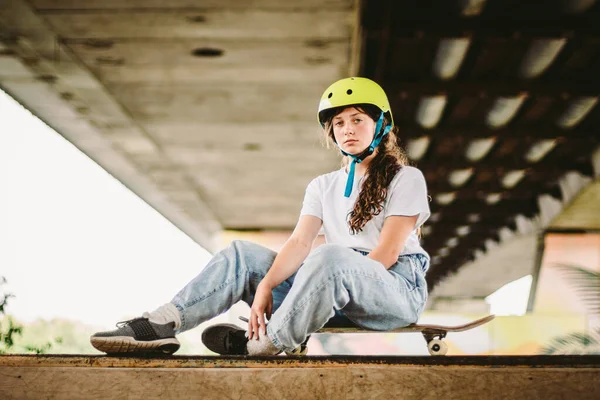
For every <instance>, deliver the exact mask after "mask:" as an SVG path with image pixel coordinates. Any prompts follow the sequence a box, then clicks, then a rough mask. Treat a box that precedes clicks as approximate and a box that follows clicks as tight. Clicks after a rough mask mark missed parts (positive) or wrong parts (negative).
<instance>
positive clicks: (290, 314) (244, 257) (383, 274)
mask: <svg viewBox="0 0 600 400" xmlns="http://www.w3.org/2000/svg"><path fill="white" fill-rule="evenodd" d="M276 255H277V253H275V252H274V251H272V250H269V249H267V248H265V247H262V246H260V245H257V244H255V243H250V242H246V241H233V242H232V243H231V245H229V247H227V248H225V249H224V250H222V251H220V252H218V253H217V254H216V255H215V256H214V257H213V258H212V259H211V261H210V262H209V263H208V264H207V265H206V267H205V268H204V269H203V270H202V272H201V273H200V274H199V275H198V276H196V277H195V278H194V279H193V280H192V281H190V282H189V283H188V284H187V285H186V286H185V287H184V288H183V289H182V290H181V291H180V292H179V293H178V294H177V295H176V296H175V297H174V298H173V300H172V301H171V302H172V303H173V304H174V305H175V307H177V309H178V310H179V311H180V314H181V329H180V332H183V331H186V330H189V329H192V328H194V327H196V326H198V325H199V324H200V323H202V322H204V321H207V320H209V319H211V318H213V317H215V316H217V315H219V314H221V313H223V312H225V311H227V310H228V309H229V308H230V307H231V306H232V305H234V304H235V303H237V302H238V301H240V300H243V301H244V302H246V303H247V304H248V305H252V301H253V300H254V293H255V292H256V287H257V286H258V284H259V283H260V281H261V280H262V279H263V277H264V276H265V275H266V274H267V271H268V270H269V268H270V267H271V265H272V264H273V261H274V259H275V256H276ZM428 267H429V259H428V258H427V257H426V256H424V255H422V254H410V255H403V256H400V257H399V259H398V262H396V264H394V265H393V266H392V267H391V268H390V269H386V268H385V267H384V266H383V265H382V264H381V263H379V262H377V261H375V260H372V259H370V258H368V257H365V256H364V255H363V254H361V253H359V252H357V251H354V250H353V249H350V248H347V247H343V246H339V245H333V244H324V245H321V246H319V247H317V248H316V249H315V250H314V251H312V252H311V254H309V256H308V257H307V258H306V259H305V260H304V263H303V264H302V266H301V267H300V268H299V269H298V271H297V272H296V273H295V274H294V275H292V276H290V277H289V278H288V279H286V280H285V281H283V282H282V283H281V284H280V285H279V286H277V287H276V288H275V289H274V290H273V315H272V316H271V319H270V320H269V323H268V325H267V333H268V335H269V337H270V338H271V340H272V341H273V343H274V344H275V346H276V347H278V348H279V349H281V350H293V349H295V348H296V347H298V346H299V345H300V344H301V343H303V342H304V341H305V339H306V338H307V337H308V335H310V334H311V333H313V332H316V331H317V330H319V329H320V328H322V327H323V326H324V325H325V323H327V322H328V321H329V320H330V319H332V318H333V317H336V318H347V319H349V320H350V321H352V322H354V323H355V324H357V325H359V326H361V327H363V328H366V329H372V330H379V331H386V330H391V329H395V328H400V327H403V326H406V325H409V324H411V323H414V322H417V320H418V318H419V316H420V314H421V313H422V312H423V308H424V307H425V303H426V301H427V285H426V282H425V277H424V276H425V272H426V270H427V268H428Z"/></svg>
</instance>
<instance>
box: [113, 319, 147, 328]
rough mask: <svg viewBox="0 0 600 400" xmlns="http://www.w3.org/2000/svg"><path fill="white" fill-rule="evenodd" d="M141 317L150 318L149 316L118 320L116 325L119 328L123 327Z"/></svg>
mask: <svg viewBox="0 0 600 400" xmlns="http://www.w3.org/2000/svg"><path fill="white" fill-rule="evenodd" d="M140 319H148V318H144V317H138V318H133V319H128V320H127V321H119V322H117V324H116V326H117V328H123V327H124V326H127V325H129V324H131V323H132V322H133V321H137V320H140Z"/></svg>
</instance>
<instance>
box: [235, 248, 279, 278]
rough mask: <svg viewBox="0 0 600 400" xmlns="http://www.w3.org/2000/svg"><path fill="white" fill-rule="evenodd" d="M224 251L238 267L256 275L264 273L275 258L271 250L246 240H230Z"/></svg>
mask: <svg viewBox="0 0 600 400" xmlns="http://www.w3.org/2000/svg"><path fill="white" fill-rule="evenodd" d="M225 251H226V252H228V253H229V254H228V256H229V257H230V258H231V259H232V261H233V262H234V263H235V264H236V266H237V267H238V268H246V269H248V271H249V272H250V273H255V274H258V275H266V273H267V271H268V270H269V268H270V267H271V264H272V263H273V260H274V258H275V253H274V252H273V251H271V250H269V249H267V248H265V247H263V246H261V245H258V244H256V243H253V242H249V241H247V240H232V241H231V243H230V244H229V246H228V247H227V248H226V249H225Z"/></svg>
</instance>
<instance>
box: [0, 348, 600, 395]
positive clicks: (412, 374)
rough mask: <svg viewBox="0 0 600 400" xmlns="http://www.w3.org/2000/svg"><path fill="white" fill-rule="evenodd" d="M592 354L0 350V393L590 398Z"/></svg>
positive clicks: (594, 388) (596, 374) (595, 373)
mask: <svg viewBox="0 0 600 400" xmlns="http://www.w3.org/2000/svg"><path fill="white" fill-rule="evenodd" d="M599 365H600V358H599V356H561V357H556V356H554V357H548V356H546V357H543V356H535V357H495V358H489V357H331V356H329V357H305V358H292V357H268V358H250V357H242V356H240V357H233V356H231V357H202V358H200V357H172V358H111V357H95V356H94V357H89V356H87V357H86V356H0V397H2V398H3V399H6V400H13V399H15V400H16V399H18V400H26V399H40V398H47V399H57V400H58V399H73V398H82V399H83V398H85V399H121V398H126V399H131V400H133V399H144V400H150V399H165V398H189V397H199V398H203V399H243V398H264V399H281V398H289V399H373V398H398V399H439V398H445V399H471V398H478V399H482V400H485V399H500V398H511V399H532V400H534V399H543V400H552V399H565V398H573V399H581V400H586V399H597V398H598V397H599V396H600V387H599V386H598V384H597V382H598V380H599V379H600V367H599Z"/></svg>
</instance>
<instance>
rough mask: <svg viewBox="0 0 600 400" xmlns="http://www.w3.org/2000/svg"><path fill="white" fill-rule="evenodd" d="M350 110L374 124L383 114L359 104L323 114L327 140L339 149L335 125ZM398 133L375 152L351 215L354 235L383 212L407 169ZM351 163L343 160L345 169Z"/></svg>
mask: <svg viewBox="0 0 600 400" xmlns="http://www.w3.org/2000/svg"><path fill="white" fill-rule="evenodd" d="M349 107H353V108H355V109H357V110H358V111H360V112H363V113H365V114H367V115H368V116H369V117H370V118H371V119H373V121H377V120H378V119H379V116H380V115H381V110H380V109H379V108H378V107H376V106H373V105H371V104H357V105H353V106H344V107H337V108H332V109H330V110H325V111H323V113H322V116H321V118H322V121H323V122H324V126H325V130H324V132H325V136H326V140H327V141H328V142H329V143H330V144H333V145H334V146H335V147H336V148H337V145H336V143H335V136H334V135H333V124H332V121H333V118H334V117H335V116H336V115H338V114H339V113H341V112H342V111H344V110H345V109H347V108H349ZM384 119H385V120H384V126H385V125H386V124H387V123H389V122H390V120H389V114H386V116H385V117H384ZM397 132H398V129H397V127H395V126H394V127H393V128H392V129H391V130H390V132H389V133H388V134H387V135H386V136H384V137H383V139H382V140H381V143H379V146H377V148H376V150H375V156H374V157H373V159H372V160H371V162H370V163H369V166H368V167H367V171H366V173H365V178H364V181H363V184H362V187H361V189H360V193H359V195H358V199H357V200H356V203H355V204H354V208H353V209H352V211H350V213H349V214H348V225H349V227H350V232H351V233H352V234H357V233H358V232H360V231H362V229H363V228H364V226H365V225H366V224H367V222H369V221H370V220H371V219H372V218H373V217H374V216H376V215H379V214H380V213H381V211H383V206H384V203H385V199H386V197H387V194H388V187H389V186H390V183H391V182H392V179H394V176H396V174H397V173H398V171H400V169H401V168H402V167H403V166H404V165H408V157H407V156H406V154H405V153H404V151H403V150H402V148H401V147H400V145H399V144H398V137H397ZM350 161H351V158H350V157H347V156H344V157H343V159H342V164H343V165H344V166H346V165H348V163H349V162H350Z"/></svg>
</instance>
